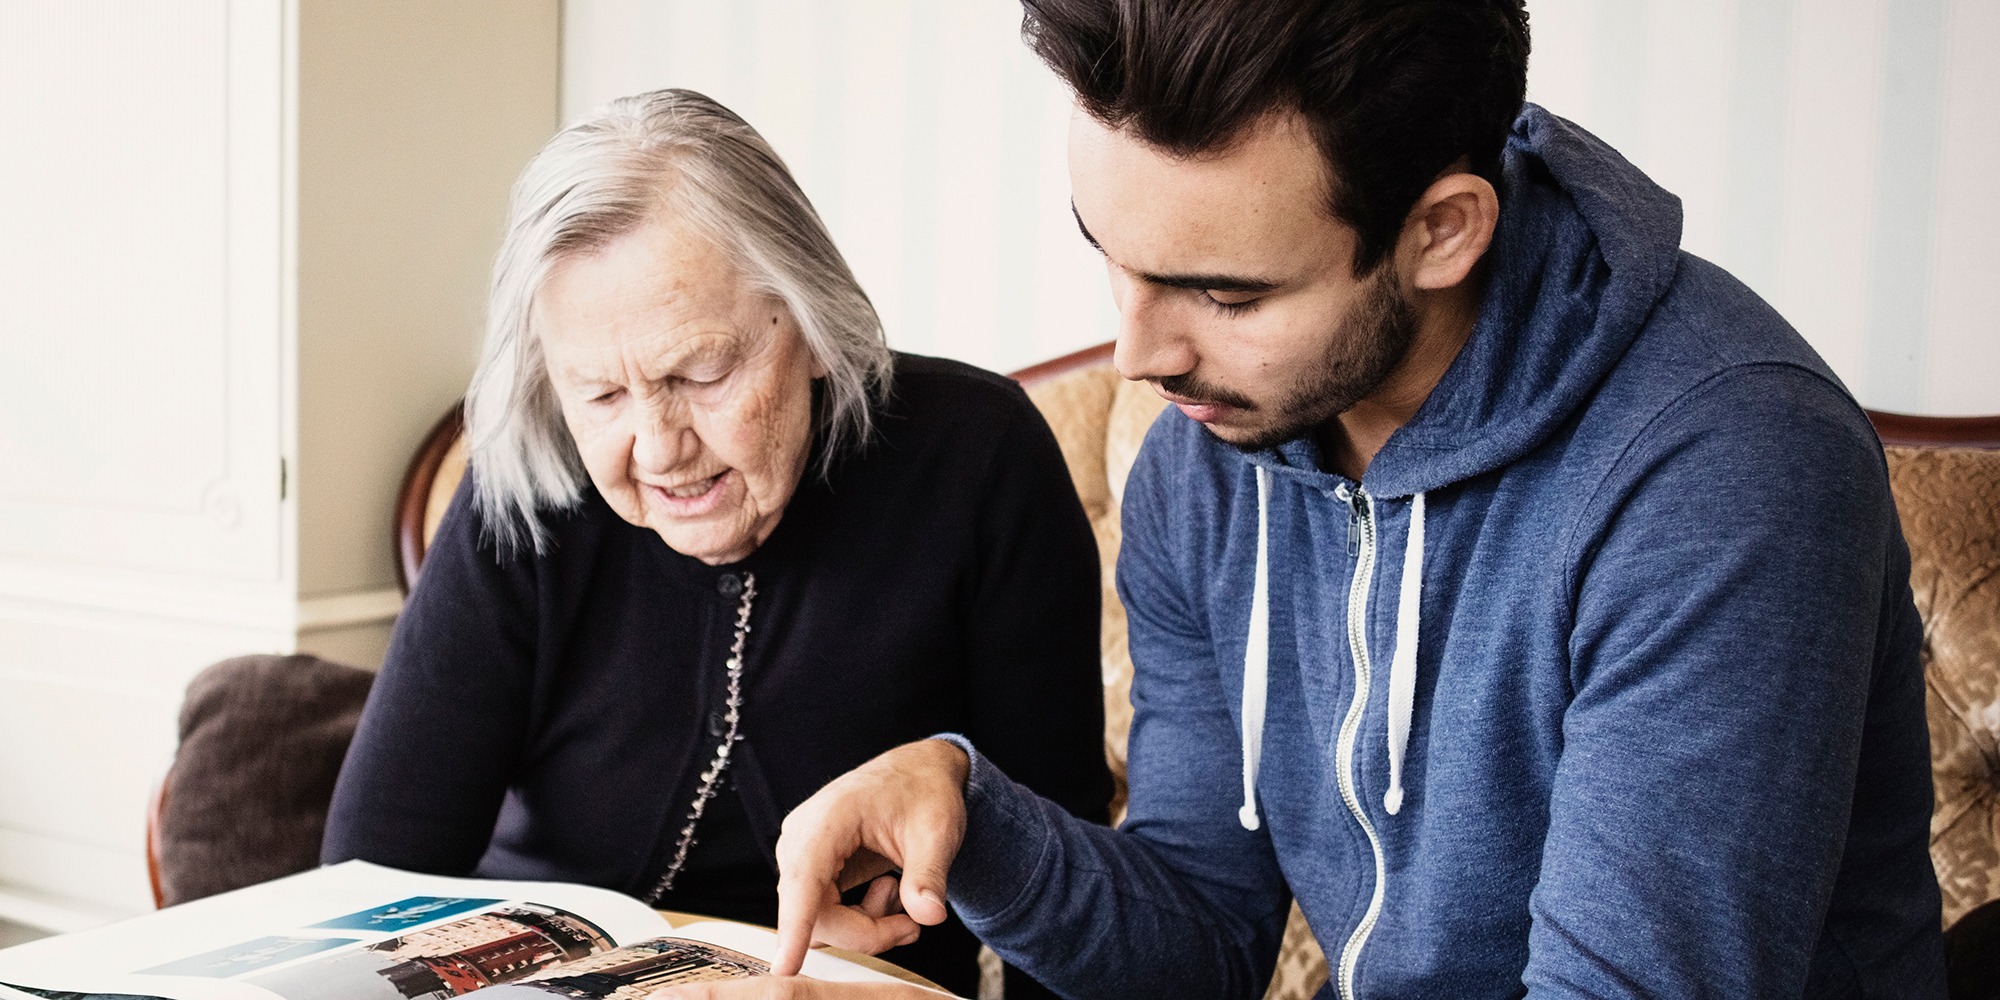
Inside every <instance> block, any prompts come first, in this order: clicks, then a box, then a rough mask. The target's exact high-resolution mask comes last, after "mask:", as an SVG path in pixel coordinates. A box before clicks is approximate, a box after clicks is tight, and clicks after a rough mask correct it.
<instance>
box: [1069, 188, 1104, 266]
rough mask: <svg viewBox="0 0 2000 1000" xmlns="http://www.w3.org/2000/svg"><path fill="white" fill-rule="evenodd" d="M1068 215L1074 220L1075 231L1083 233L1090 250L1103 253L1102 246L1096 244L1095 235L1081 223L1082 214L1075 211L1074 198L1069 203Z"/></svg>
mask: <svg viewBox="0 0 2000 1000" xmlns="http://www.w3.org/2000/svg"><path fill="white" fill-rule="evenodd" d="M1069 217H1070V218H1072V219H1075V220H1076V231H1077V232H1079V233H1082V234H1083V241H1084V242H1085V243H1088V244H1090V248H1091V249H1092V250H1095V251H1097V252H1098V253H1103V252H1104V248H1103V247H1101V246H1099V245H1098V243H1097V237H1095V236H1092V235H1090V227H1089V226H1086V225H1084V224H1083V215H1082V214H1081V213H1079V212H1077V210H1076V202H1075V201H1074V200H1072V201H1071V202H1070V203H1069Z"/></svg>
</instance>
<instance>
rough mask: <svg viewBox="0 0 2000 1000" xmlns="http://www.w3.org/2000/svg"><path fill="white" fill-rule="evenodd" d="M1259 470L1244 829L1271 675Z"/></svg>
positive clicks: (1246, 667)
mask: <svg viewBox="0 0 2000 1000" xmlns="http://www.w3.org/2000/svg"><path fill="white" fill-rule="evenodd" d="M1256 469H1257V577H1256V582H1255V583H1254V584H1252V585H1251V591H1250V629H1249V634H1248V636H1246V637H1245V639H1244V643H1243V808H1241V809H1238V810H1237V811H1236V820H1237V822H1239V823H1242V824H1243V829H1245V830H1255V829H1257V827H1258V826H1259V825H1260V824H1259V823H1258V821H1257V766H1258V764H1260V763H1261V762H1262V761H1263V757H1264V693H1265V688H1266V686H1267V684H1268V682H1269V679H1270V675H1271V583H1270V575H1271V562H1270V552H1269V547H1270V534H1269V528H1270V525H1269V521H1268V512H1269V510H1270V491H1271V487H1270V481H1269V475H1270V474H1269V473H1268V472H1266V471H1265V470H1264V467H1263V466H1261V465H1260V466H1256Z"/></svg>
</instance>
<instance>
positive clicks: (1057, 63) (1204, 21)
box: [1021, 0, 1528, 275]
mask: <svg viewBox="0 0 2000 1000" xmlns="http://www.w3.org/2000/svg"><path fill="white" fill-rule="evenodd" d="M1021 6H1022V8H1023V10H1024V16H1023V18H1022V22H1021V35H1022V37H1023V38H1024V39H1026V41H1027V43H1028V47H1029V48H1031V49H1033V50H1034V51H1035V54H1036V55H1038V56H1040V57H1041V58H1042V61H1043V62H1046V63H1048V64H1049V68H1051V69H1053V70H1055V71H1056V74H1057V75H1058V76H1061V77H1062V78H1063V80H1064V81H1065V82H1067V83H1068V84H1069V86H1070V89H1072V90H1073V91H1075V92H1076V96H1077V101H1078V103H1079V104H1080V105H1081V106H1082V108H1083V110H1084V111H1085V112H1086V113H1088V114H1089V115H1090V116H1091V117H1093V118H1096V119H1097V120H1099V121H1101V122H1103V123H1104V124H1106V125H1109V126H1111V127H1114V128H1121V129H1129V130H1131V131H1132V132H1133V133H1134V134H1135V135H1137V136H1138V137H1139V138H1141V139H1143V140H1145V141H1146V142H1148V143H1151V144H1152V145H1154V146H1157V147H1159V148H1161V149H1163V150H1165V151H1167V152H1169V153H1172V154H1176V155H1182V156H1191V155H1197V154H1201V153H1209V152H1215V151H1218V150H1221V149H1225V148H1227V147H1228V145H1229V144H1230V143H1231V142H1232V141H1233V140H1234V139H1235V138H1236V137H1237V136H1238V135H1239V134H1240V133H1241V131H1242V130H1243V129H1244V127H1246V126H1248V125H1250V124H1251V123H1253V122H1255V121H1257V120H1259V119H1260V118H1262V117H1264V116H1265V115H1267V114H1269V113H1272V112H1283V111H1297V112H1298V113H1300V114H1301V115H1302V116H1303V118H1304V119H1305V121H1306V122H1307V123H1308V124H1309V126H1310V128H1311V129H1312V133H1313V137H1314V139H1315V140H1316V142H1317V143H1318V145H1319V149H1320V153H1321V155H1322V156H1323V157H1324V158H1325V160H1326V164H1327V167H1328V178H1329V184H1330V190H1329V191H1328V196H1329V204H1328V206H1327V207H1328V209H1329V210H1330V211H1331V212H1332V213H1333V215H1334V217H1335V218H1338V219H1341V220H1343V221H1345V222H1346V223H1347V224H1349V225H1351V226H1353V227H1354V228H1355V229H1356V230H1357V231H1358V232H1359V234H1360V239H1359V248H1358V250H1357V252H1356V254H1355V258H1354V271H1355V273H1356V274H1357V275H1360V274H1366V273H1367V272H1369V271H1371V270H1373V269H1374V268H1375V266H1376V265H1377V264H1378V263H1380V262H1381V261H1382V259H1383V258H1384V257H1386V256H1387V255H1388V254H1389V252H1390V251H1391V250H1392V249H1393V248H1394V247H1395V244H1396V238H1397V236H1398V235H1399V234H1400V233H1401V232H1402V229H1403V222H1404V220H1405V218H1406V217H1407V216H1408V215H1409V212H1410V209H1411V208H1412V207H1413V206H1414V205H1415V204H1416V201H1417V198H1418V197H1419V196H1420V195H1422V194H1423V192H1424V189H1425V188H1427V187H1429V186H1430V185H1431V183H1432V182H1433V181H1435V180H1437V178H1438V177H1439V176H1440V175H1442V174H1443V173H1445V172H1446V171H1447V170H1449V169H1451V168H1452V166H1453V165H1454V164H1457V163H1460V162H1461V161H1463V162H1464V163H1465V164H1466V165H1467V166H1468V167H1469V169H1471V170H1472V172H1474V173H1476V174H1478V175H1479V176H1481V177H1484V178H1486V179H1487V180H1488V181H1489V182H1492V183H1493V184H1494V186H1495V187H1496V188H1497V187H1498V186H1499V182H1500V176H1499V175H1500V153H1501V150H1502V148H1503V147H1504V146H1505V144H1506V141H1507V133H1508V131H1509V130H1510V129H1511V128H1512V126H1513V122H1514V118H1515V117H1516V116H1517V115H1519V114H1520V112H1521V102H1522V101H1523V100H1524V99H1525V97H1526V92H1527V78H1528V13H1527V11H1526V10H1525V9H1523V7H1522V0H1022V4H1021Z"/></svg>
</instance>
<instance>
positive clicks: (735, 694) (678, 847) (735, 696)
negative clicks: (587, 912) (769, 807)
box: [646, 573, 757, 903]
mask: <svg viewBox="0 0 2000 1000" xmlns="http://www.w3.org/2000/svg"><path fill="white" fill-rule="evenodd" d="M756 598H757V575H756V574H755V573H745V574H744V575H743V599H742V601H741V602H740V603H738V604H737V605H736V638H735V641H734V642H732V643H730V646H729V660H728V662H727V663H725V664H724V666H725V667H726V668H727V669H728V673H729V698H728V702H727V705H726V707H725V708H724V710H723V716H722V718H723V723H724V725H725V726H726V728H725V730H724V732H723V734H722V742H721V743H719V744H717V745H716V747H715V757H714V758H713V759H711V760H710V761H709V762H708V770H706V771H703V772H702V773H701V784H700V786H698V787H697V788H696V789H695V793H694V803H693V804H692V805H690V806H689V807H688V814H687V822H686V823H685V824H683V825H682V826H681V839H680V842H679V843H678V844H675V845H674V860H673V862H672V863H671V864H669V865H667V873H666V874H665V875H662V876H660V881H659V882H658V883H657V884H655V885H654V886H653V891H652V892H651V893H648V894H647V896H646V902H647V903H658V902H659V901H660V897H662V896H664V895H666V894H667V893H668V892H670V891H672V889H673V887H674V880H675V879H677V878H679V877H680V874H681V867H682V866H684V865H686V864H687V856H688V850H689V849H690V848H692V847H694V843H695V836H694V830H695V826H696V825H697V824H699V823H700V822H701V814H702V812H703V811H704V810H706V809H707V808H708V803H709V800H710V799H713V798H715V796H716V793H718V792H720V791H721V790H722V773H723V772H724V771H726V770H728V769H729V748H730V747H731V746H733V745H734V744H735V743H736V741H738V740H740V739H742V738H743V737H742V736H740V735H738V734H737V732H736V728H737V723H738V721H740V719H741V718H742V714H741V713H742V708H743V645H744V642H745V641H746V640H748V639H749V637H750V606H751V603H752V602H753V601H755V600H756Z"/></svg>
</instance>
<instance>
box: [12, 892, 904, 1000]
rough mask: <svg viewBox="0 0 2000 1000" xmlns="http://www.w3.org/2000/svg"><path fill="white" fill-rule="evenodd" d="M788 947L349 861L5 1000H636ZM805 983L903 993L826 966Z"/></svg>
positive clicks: (621, 902) (177, 917) (77, 958)
mask: <svg viewBox="0 0 2000 1000" xmlns="http://www.w3.org/2000/svg"><path fill="white" fill-rule="evenodd" d="M776 945H777V936H776V935H774V934H772V933H771V932H769V931H766V930H762V929H759V928H756V927H751V926H748V925H745V924H734V923H722V922H713V923H696V924H685V925H682V926H681V927H678V928H671V927H669V926H668V925H667V923H666V921H665V920H664V919H662V918H661V917H660V915H659V914H658V913H655V912H653V911H652V910H651V909H648V908H647V907H646V905H645V904H643V903H640V902H638V901H637V900H634V899H632V898H630V897H628V896H622V895H619V894H618V893H615V892H611V891H608V890H605V889H594V888H589V887H586V886H578V885H564V884H561V883H550V882H494V881H487V880H483V879H455V878H440V877H436V876H431V875H413V874H410V873H408V872H400V871H395V870H393V869H389V868H382V867H379V866H376V865H370V864H367V863H365V862H360V861H350V862H347V863H346V864H342V865H335V866H333V867H331V868H321V869H319V870H317V871H311V872H305V873H303V874H299V875H294V876H291V877H290V878H283V879H279V880H277V881H275V882H269V883H266V884H264V885H259V886H252V887H251V888H248V889H240V890H238V891H236V892H231V893H225V894H223V895H220V896H214V897H211V898H208V899H202V900H196V901H195V902H192V903H185V904H182V905H180V906H175V907H171V908H169V909H165V910H161V911H159V912H157V913H151V914H147V915H145V916H142V917H135V918H133V919H131V920H126V921H121V922H119V923H115V924H110V925H108V926H105V927H99V928H96V929H93V930H88V931H82V932H79V933H76V934H65V935H63V936H61V937H54V938H48V939H45V940H41V941H32V942H29V943H28V944H24V945H19V946H16V947H13V948H8V949H6V950H4V951H0V1000H31V998H43V1000H51V998H52V1000H97V998H121V1000H123V998H152V997H159V998H170V1000H273V998H283V1000H378V998H379V1000H420V998H421V1000H443V998H446V997H456V996H461V995H464V994H466V993H472V992H475V991H476V992H479V993H480V994H481V997H480V1000H548V998H549V997H551V996H556V997H592V998H598V997H616V998H618V1000H627V998H637V997H643V996H645V995H646V994H647V993H649V992H651V991H653V990H656V989H659V988H661V987H664V986H670V985H673V984H675V983H687V982H697V981H701V980H709V979H725V978H735V977H738V976H753V975H760V974H762V973H765V972H768V971H769V966H768V964H767V960H768V959H769V957H770V956H771V955H772V954H773V953H774V952H775V949H776ZM805 974H806V975H808V976H812V977H814V978H818V979H833V980H848V981H856V980H859V981H874V982H894V981H895V980H894V979H892V978H891V977H889V976H886V975H883V974H882V973H879V972H876V971H874V970H872V969H867V968H863V967H862V966H860V965H856V964H855V963H852V962H848V961H845V960H843V959H840V958H837V957H835V956H832V955H828V954H824V953H821V952H814V953H812V954H811V955H809V956H808V957H807V959H806V967H805Z"/></svg>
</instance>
